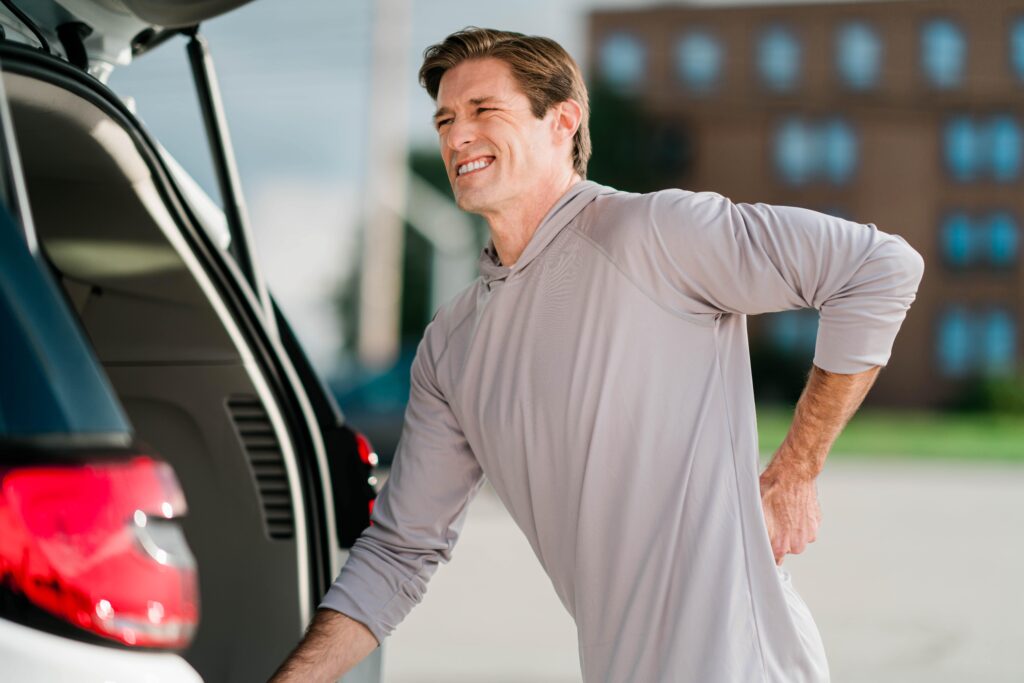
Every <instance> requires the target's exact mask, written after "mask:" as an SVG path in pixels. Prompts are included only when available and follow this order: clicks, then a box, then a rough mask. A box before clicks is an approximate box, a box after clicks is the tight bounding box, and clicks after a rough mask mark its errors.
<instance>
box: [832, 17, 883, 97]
mask: <svg viewBox="0 0 1024 683" xmlns="http://www.w3.org/2000/svg"><path fill="white" fill-rule="evenodd" d="M836 65H837V66H838V68H839V75H840V76H841V77H842V79H843V82H844V83H846V85H847V86H848V87H850V88H852V89H854V90H867V89H869V88H873V87H875V86H876V85H878V79H879V76H880V75H881V73H882V40H881V38H879V37H878V32H877V31H875V29H874V28H872V27H871V26H870V25H869V24H868V23H866V22H863V21H853V22H850V23H848V24H844V25H843V26H842V27H840V29H839V32H838V33H837V35H836Z"/></svg>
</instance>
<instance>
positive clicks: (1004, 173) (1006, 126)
mask: <svg viewBox="0 0 1024 683" xmlns="http://www.w3.org/2000/svg"><path fill="white" fill-rule="evenodd" d="M943 150H944V154H945V158H946V168H947V169H948V170H949V173H950V175H951V176H952V177H953V179H954V180H956V181H958V182H972V181H975V180H981V179H988V180H994V181H996V182H1001V183H1005V182H1012V181H1014V180H1016V179H1017V178H1019V177H1020V176H1021V166H1022V156H1024V134H1022V133H1021V128H1020V124H1019V123H1018V122H1017V119H1015V118H1014V117H1012V116H1009V115H1006V114H998V115H996V116H991V117H989V118H987V119H977V118H972V117H970V116H965V115H957V116H954V117H952V118H951V119H949V121H947V122H946V125H945V127H944V129H943Z"/></svg>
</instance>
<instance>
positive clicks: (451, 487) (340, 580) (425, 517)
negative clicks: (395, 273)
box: [320, 320, 483, 642]
mask: <svg viewBox="0 0 1024 683" xmlns="http://www.w3.org/2000/svg"><path fill="white" fill-rule="evenodd" d="M436 324H437V321H436V320H435V321H434V322H432V323H431V325H430V326H428V328H427V331H426V332H425V333H424V340H423V341H421V342H420V344H419V347H418V348H417V350H416V356H415V359H414V360H413V364H412V372H411V390H410V395H409V404H408V406H407V407H406V411H405V422H404V424H403V427H402V434H401V437H400V439H399V442H398V447H397V449H396V452H395V458H394V461H393V462H392V465H391V471H390V473H389V475H388V478H387V481H385V483H384V485H383V487H382V488H381V491H380V494H379V495H378V497H377V501H376V503H375V504H374V508H373V514H372V515H371V517H370V521H371V525H370V526H369V527H367V528H366V529H365V530H364V531H363V533H362V534H361V535H360V536H359V538H358V539H357V540H356V542H355V543H354V544H353V546H352V548H351V551H350V553H349V557H348V560H347V561H346V563H345V565H344V566H343V567H342V569H341V572H340V573H339V575H338V577H337V579H336V580H335V581H334V583H333V585H332V586H331V587H330V588H329V589H328V591H327V593H326V594H325V595H324V598H323V600H322V601H321V603H320V607H321V608H328V609H333V610H336V611H338V612H342V613H343V614H346V615H348V616H349V617H351V618H353V619H355V620H356V621H359V622H361V623H363V624H364V625H365V626H366V627H367V628H369V630H370V631H371V632H372V633H373V635H374V637H376V638H377V641H378V642H382V641H383V639H384V638H385V637H387V636H388V635H390V634H391V632H392V631H393V630H394V628H395V627H396V626H397V625H398V624H399V622H401V621H402V619H404V618H405V616H406V615H407V614H408V613H409V611H410V610H412V608H413V607H414V606H415V605H416V604H417V603H419V602H420V601H421V600H422V598H423V595H424V593H425V592H426V590H427V582H428V581H429V580H430V577H431V576H432V575H433V574H434V572H435V571H436V569H437V567H438V564H439V563H440V562H447V561H448V560H449V559H450V558H451V553H452V549H453V547H454V546H455V543H456V541H457V539H458V536H459V533H460V532H461V530H462V526H463V523H464V521H465V516H466V511H467V508H468V505H469V503H470V501H471V500H472V499H473V498H474V496H475V495H476V493H477V491H478V490H479V488H480V486H481V484H482V483H483V472H482V470H481V468H480V465H479V463H478V462H477V459H476V457H475V456H474V455H473V452H472V451H471V449H470V447H469V445H468V443H467V441H466V439H465V437H464V436H463V434H462V431H461V430H460V428H459V426H458V424H457V422H456V420H455V417H454V415H453V413H452V410H451V408H450V406H449V404H448V402H447V401H446V400H445V397H444V395H443V394H442V392H441V390H440V389H439V388H438V383H437V379H436V375H435V372H434V367H435V366H434V361H433V358H432V356H433V354H432V350H433V348H434V347H435V346H438V345H439V344H432V343H431V337H432V336H433V338H434V339H437V337H436V334H437V330H436V328H435V326H436ZM442 343H443V342H442Z"/></svg>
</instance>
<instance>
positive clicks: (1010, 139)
mask: <svg viewBox="0 0 1024 683" xmlns="http://www.w3.org/2000/svg"><path fill="white" fill-rule="evenodd" d="M985 133H986V138H987V139H986V142H987V144H986V145H985V147H986V149H987V151H988V156H989V166H990V171H991V173H992V177H993V178H994V179H995V180H997V181H999V182H1007V181H1010V180H1014V179H1016V178H1017V177H1018V176H1019V175H1020V165H1021V132H1020V125H1018V123H1017V121H1016V120H1015V119H1014V118H1013V117H1012V116H1007V115H999V116H994V117H993V118H992V119H990V120H989V122H988V125H987V126H986V129H985Z"/></svg>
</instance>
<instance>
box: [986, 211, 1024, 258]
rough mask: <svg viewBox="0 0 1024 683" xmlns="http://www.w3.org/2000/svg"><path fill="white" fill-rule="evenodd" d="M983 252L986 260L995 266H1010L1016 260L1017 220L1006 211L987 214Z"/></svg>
mask: <svg viewBox="0 0 1024 683" xmlns="http://www.w3.org/2000/svg"><path fill="white" fill-rule="evenodd" d="M984 234H985V240H984V241H985V247H986V249H985V252H986V255H987V257H988V262H989V263H991V264H992V265H993V266H996V267H1003V268H1005V267H1007V266H1012V265H1013V264H1014V263H1016V261H1017V244H1018V241H1019V239H1020V238H1019V230H1018V229H1017V222H1016V221H1014V220H1013V216H1011V215H1010V214H1009V213H1008V212H1006V211H996V212H993V213H992V214H990V215H989V217H988V219H987V220H986V221H985V224H984Z"/></svg>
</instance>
